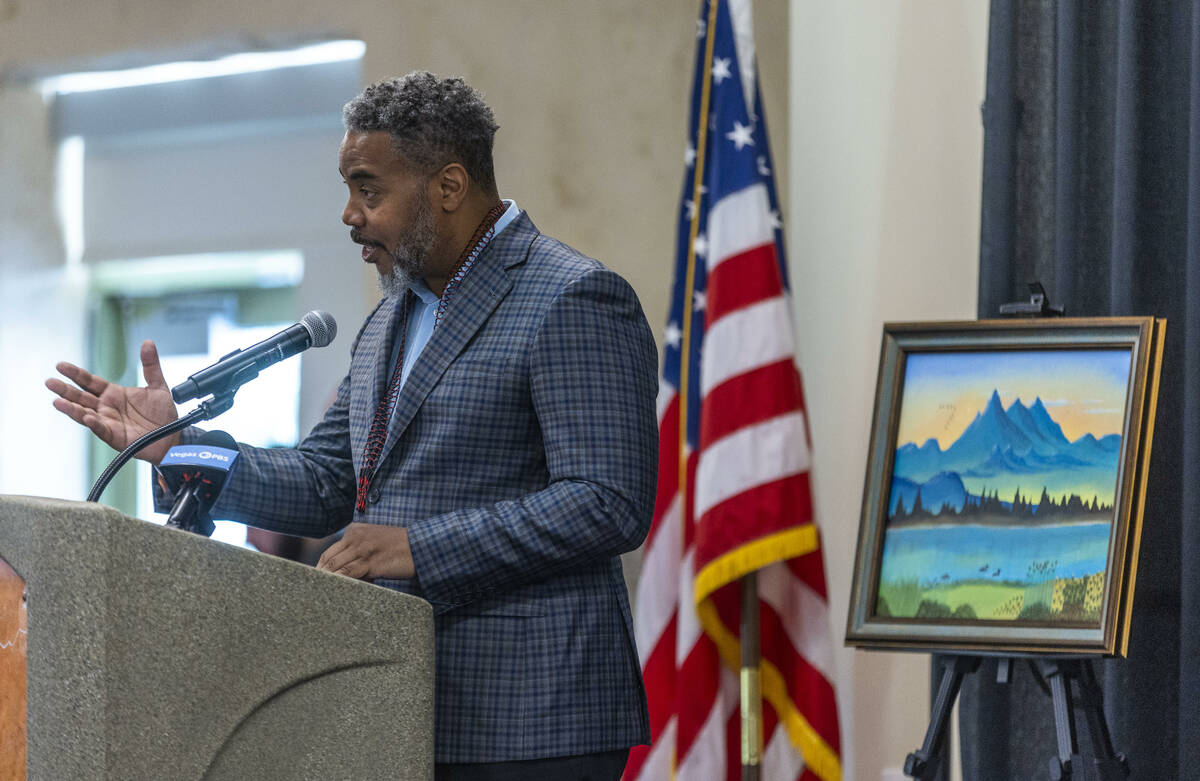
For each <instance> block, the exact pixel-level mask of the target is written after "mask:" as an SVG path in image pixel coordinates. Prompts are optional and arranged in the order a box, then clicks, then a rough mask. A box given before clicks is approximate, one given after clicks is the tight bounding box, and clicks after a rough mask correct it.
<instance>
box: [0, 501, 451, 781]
mask: <svg viewBox="0 0 1200 781" xmlns="http://www.w3.org/2000/svg"><path fill="white" fill-rule="evenodd" d="M0 559H4V560H5V561H7V562H8V564H9V565H11V567H12V568H13V569H14V570H15V571H16V573H17V574H18V575H19V576H20V577H21V578H23V579H24V581H25V589H26V594H27V622H28V628H27V632H28V634H27V636H26V638H25V639H26V641H27V649H28V650H27V664H28V667H27V676H26V685H27V719H26V725H27V729H28V734H27V744H26V746H27V750H26V755H27V756H26V762H27V773H28V778H30V779H54V780H57V779H73V780H74V779H79V780H81V781H82V780H84V779H122V780H123V781H124V780H129V781H132V780H133V779H155V781H161V780H162V779H173V780H174V779H181V780H182V779H243V780H244V779H383V778H387V779H422V780H425V779H432V777H433V664H434V656H433V611H432V609H431V608H430V606H429V604H428V603H426V602H425V601H423V600H421V599H418V598H416V597H410V596H406V595H403V594H397V593H395V592H392V591H388V590H386V589H382V588H378V587H376V586H373V585H370V584H367V583H361V582H358V581H354V580H350V579H348V578H344V577H341V576H339V575H331V574H329V573H325V572H318V571H316V570H314V569H312V568H311V567H306V566H303V565H300V564H295V563H293V562H288V561H283V560H281V559H276V558H272V557H269V556H265V555H262V554H258V553H255V552H253V551H248V550H242V549H239V548H235V547H232V546H229V545H225V544H222V543H218V542H213V541H211V540H207V539H204V538H201V537H197V536H194V535H191V534H187V533H184V532H180V531H176V530H174V529H167V528H165V527H161V526H156V525H154V524H150V523H146V522H144V521H138V520H134V519H131V518H128V517H125V516H124V515H121V514H120V513H118V512H117V511H115V510H112V509H110V508H107V507H104V506H102V505H96V504H83V503H77V502H64V501H57V500H50V499H37V498H31V497H0ZM3 695H4V693H3V692H0V696H3ZM0 729H4V726H3V725H0Z"/></svg>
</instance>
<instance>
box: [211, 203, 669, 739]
mask: <svg viewBox="0 0 1200 781" xmlns="http://www.w3.org/2000/svg"><path fill="white" fill-rule="evenodd" d="M395 298H396V299H399V298H400V297H399V296H397V297H395ZM401 303H402V302H401V301H399V300H393V299H392V298H386V299H384V300H383V301H382V302H380V304H379V306H378V307H377V308H376V309H375V311H374V312H373V313H372V314H371V315H370V316H369V317H368V319H367V321H366V322H365V324H364V325H363V327H362V329H361V330H360V331H359V334H358V336H357V337H356V339H355V341H354V346H353V348H352V355H351V360H350V371H349V373H348V374H347V376H346V377H345V379H344V380H343V381H342V383H341V386H340V388H339V389H338V393H337V398H336V400H335V401H334V402H333V404H332V405H331V406H330V408H329V410H328V411H327V412H326V414H325V417H324V419H323V420H322V421H321V422H320V423H319V424H317V426H316V427H315V428H314V429H313V430H312V433H310V434H309V435H308V437H306V438H305V439H304V441H303V442H301V443H300V445H299V446H298V447H296V448H295V449H259V448H253V447H249V446H245V445H243V446H242V450H241V458H240V460H239V464H238V467H237V469H236V470H235V472H234V475H233V476H232V478H231V479H230V482H229V483H228V484H227V485H226V486H225V489H224V491H223V493H222V495H221V497H220V500H219V502H218V504H217V506H216V507H215V508H214V513H213V514H214V517H218V518H232V519H235V520H240V521H243V522H245V523H249V524H252V525H255V526H260V527H263V528H267V529H273V530H276V531H281V532H285V533H289V534H301V535H310V536H321V535H325V534H328V533H330V532H332V531H335V530H337V529H340V528H342V527H343V526H345V525H346V524H347V523H349V522H351V521H360V522H366V523H380V524H388V525H393V526H404V527H407V529H408V534H409V541H410V543H411V545H412V553H413V559H414V562H415V564H416V572H417V576H416V578H414V579H411V580H389V581H377V583H378V584H379V585H381V586H386V587H388V588H393V589H397V590H399V591H404V592H408V593H411V594H416V595H419V596H421V597H423V598H425V599H427V600H429V602H430V603H432V604H433V606H434V610H435V614H436V640H435V641H436V646H437V673H436V675H437V680H436V689H435V691H436V695H435V696H436V724H435V736H436V737H435V744H436V760H437V761H438V762H485V761H504V760H515V759H531V758H537V757H551V756H562V755H570V754H581V753H590V752H596V751H605V750H610V749H619V748H624V747H627V746H631V745H635V744H638V743H645V742H648V741H649V738H650V733H649V725H648V716H647V711H646V698H645V693H644V690H643V688H642V681H641V674H640V671H639V667H638V656H637V652H636V650H635V646H634V639H633V629H632V626H631V620H630V611H629V602H628V597H627V594H626V589H625V582H624V579H623V577H622V574H621V562H620V559H619V558H618V556H619V554H621V553H623V552H625V551H629V550H632V549H633V548H636V547H637V546H638V545H640V544H641V542H642V540H643V539H644V538H645V536H646V533H647V531H648V529H649V525H650V517H651V513H652V510H653V505H654V491H655V479H656V460H657V457H658V455H657V454H658V439H657V438H658V433H657V424H656V417H655V397H656V393H657V353H656V349H655V344H654V339H653V336H652V334H651V331H650V328H649V327H648V325H647V323H646V318H645V315H644V314H643V312H642V309H641V305H640V304H639V302H638V299H637V296H636V295H635V294H634V292H633V290H632V288H631V287H630V286H629V285H628V283H626V282H625V281H624V280H623V279H621V278H620V277H619V276H617V275H616V274H614V273H613V272H611V271H609V270H607V269H605V268H604V267H603V266H602V265H601V264H600V263H598V262H597V261H595V260H591V259H589V258H586V257H584V256H582V255H580V254H579V253H578V252H576V251H575V250H573V249H571V248H570V247H567V246H566V245H564V244H562V243H560V242H558V241H556V240H554V239H551V238H548V237H546V236H543V235H541V234H540V233H539V232H538V230H537V228H536V227H535V226H534V224H533V222H532V221H531V220H530V219H529V218H528V216H526V215H525V214H521V216H520V217H519V218H518V219H516V220H515V221H513V222H512V223H511V224H510V225H509V226H508V227H507V228H506V229H505V230H504V231H502V232H501V233H500V235H498V236H497V237H496V238H495V239H494V240H493V241H492V242H491V243H490V244H489V245H488V246H487V248H486V249H485V250H484V252H483V254H482V255H481V256H480V258H479V259H478V260H477V262H476V263H475V265H474V267H473V268H472V269H471V272H470V273H469V274H468V275H467V277H466V278H465V279H464V280H463V282H462V286H461V287H460V288H459V290H458V292H457V293H456V294H455V295H454V297H453V298H452V299H451V300H450V302H449V304H448V308H447V311H446V313H445V315H444V318H443V320H442V322H441V324H440V325H439V326H438V327H437V329H435V331H434V332H433V336H432V338H431V339H430V341H429V343H428V344H427V345H426V347H425V349H424V351H423V352H422V353H421V355H420V357H419V358H418V359H417V361H416V363H415V364H414V365H413V369H412V372H411V374H410V375H409V378H408V380H407V382H406V383H405V385H404V388H403V390H402V391H401V393H400V395H399V398H398V400H397V402H396V413H395V416H394V417H393V421H392V428H391V431H390V433H389V435H388V438H387V442H386V444H385V446H384V449H383V453H382V455H381V457H380V461H379V466H378V468H377V470H376V473H375V477H374V479H373V481H372V483H371V490H370V492H369V495H368V502H367V505H366V510H365V511H363V512H356V511H355V509H354V499H355V487H356V479H357V476H358V472H359V469H360V461H361V457H362V451H363V445H364V443H365V441H366V438H367V433H368V431H369V429H370V425H371V419H372V416H373V414H374V411H375V408H376V405H377V404H378V402H379V398H380V396H381V394H383V393H384V392H385V387H386V384H387V380H388V377H389V374H390V368H391V367H390V366H389V365H388V364H389V359H390V356H391V348H392V342H393V339H394V338H395V337H396V333H397V331H398V325H397V320H398V318H397V317H396V316H395V313H396V310H397V309H398V307H400V306H401ZM198 436H199V433H198V432H197V431H191V432H188V434H187V439H188V440H190V441H194V439H195V438H197V437H198ZM398 739H401V738H398Z"/></svg>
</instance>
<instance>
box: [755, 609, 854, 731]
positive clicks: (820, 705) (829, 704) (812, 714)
mask: <svg viewBox="0 0 1200 781" xmlns="http://www.w3.org/2000/svg"><path fill="white" fill-rule="evenodd" d="M759 622H760V625H761V626H762V639H761V642H762V655H763V659H766V660H768V661H770V662H771V663H772V664H774V665H775V666H776V667H777V668H779V671H780V672H781V673H782V674H783V678H784V680H785V681H786V683H787V688H788V698H789V699H791V701H792V702H794V703H795V704H796V709H797V710H799V711H800V712H801V713H802V714H804V716H805V718H806V719H807V720H808V723H809V724H810V725H812V727H813V729H815V730H816V731H817V734H819V735H820V736H821V737H822V738H824V739H825V742H826V743H828V744H829V745H830V746H831V747H832V748H833V750H834V751H836V752H838V753H840V743H841V736H840V733H839V730H838V722H837V699H836V696H835V695H834V689H833V684H832V682H831V681H828V680H826V678H825V676H824V675H822V674H821V671H820V670H818V669H817V668H815V667H813V666H812V665H811V664H809V662H808V660H807V659H805V658H804V657H803V656H801V655H800V654H799V653H798V652H797V651H796V649H795V647H794V646H793V645H792V642H791V638H789V637H788V634H787V631H786V630H785V628H784V626H783V623H782V621H781V620H780V616H779V614H778V613H776V612H775V609H774V608H773V607H771V606H770V605H768V604H766V603H760V609H759Z"/></svg>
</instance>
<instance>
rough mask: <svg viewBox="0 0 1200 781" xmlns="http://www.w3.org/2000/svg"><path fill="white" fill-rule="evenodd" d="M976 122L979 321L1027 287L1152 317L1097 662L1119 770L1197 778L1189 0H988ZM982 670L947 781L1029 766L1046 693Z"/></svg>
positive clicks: (1197, 67) (1198, 301)
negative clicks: (1119, 592) (1126, 539)
mask: <svg viewBox="0 0 1200 781" xmlns="http://www.w3.org/2000/svg"><path fill="white" fill-rule="evenodd" d="M983 123H984V163H983V166H984V168H983V213H982V227H981V242H980V265H979V272H980V273H979V316H980V317H994V316H996V314H997V312H998V308H999V306H1000V304H1001V303H1004V302H1006V301H1016V300H1024V299H1028V295H1029V294H1028V291H1027V288H1026V283H1027V282H1029V281H1032V280H1040V281H1041V282H1042V283H1043V284H1044V285H1045V287H1046V290H1047V293H1048V295H1049V298H1050V300H1051V301H1052V302H1053V303H1055V304H1057V305H1061V306H1064V307H1065V308H1066V311H1067V314H1068V315H1074V316H1092V315H1156V316H1160V317H1166V318H1168V321H1169V322H1168V324H1167V342H1166V352H1165V357H1164V365H1163V377H1162V387H1161V391H1160V396H1159V406H1158V419H1157V420H1158V422H1157V427H1156V430H1155V437H1154V449H1153V457H1152V461H1151V478H1150V485H1149V495H1148V498H1147V501H1146V513H1145V522H1144V527H1143V532H1142V549H1141V558H1140V566H1139V568H1138V572H1137V587H1136V592H1135V597H1134V615H1133V625H1132V635H1131V641H1130V651H1129V657H1128V658H1127V659H1123V660H1105V661H1103V662H1100V663H1098V664H1097V674H1098V676H1099V678H1100V683H1101V686H1102V687H1103V690H1104V696H1105V712H1106V714H1107V717H1108V721H1109V726H1110V727H1111V729H1112V732H1113V741H1114V743H1115V744H1116V747H1117V749H1118V750H1119V751H1123V752H1125V753H1126V755H1127V756H1128V758H1129V762H1130V765H1131V767H1132V771H1133V772H1132V778H1135V779H1155V780H1156V781H1157V780H1160V779H1191V778H1200V711H1198V708H1197V704H1198V700H1200V643H1198V640H1200V574H1198V570H1200V488H1198V482H1200V4H1196V3H1186V2H1082V1H1078V0H1077V1H1070V0H1064V1H1063V2H1058V3H1055V2H1034V1H1033V0H1026V1H1024V2H1021V1H1018V0H993V2H992V4H991V19H990V29H989V39H988V64H987V91H986V100H985V104H984V107H983ZM994 680H995V662H991V663H986V662H985V664H984V667H983V668H982V669H981V671H980V673H979V674H977V675H974V676H971V677H970V678H969V679H968V681H967V682H966V683H965V685H964V687H963V691H962V697H961V701H960V726H961V730H962V750H963V771H964V772H963V776H964V778H966V779H1004V780H1005V781H1007V780H1008V779H1030V778H1033V779H1036V778H1047V777H1049V776H1048V763H1049V760H1050V759H1051V757H1054V756H1055V755H1056V749H1055V731H1054V718H1053V712H1052V710H1051V703H1050V699H1049V697H1048V696H1046V695H1045V694H1044V693H1043V692H1042V691H1041V690H1040V689H1039V688H1038V686H1037V685H1036V684H1035V683H1034V680H1033V677H1032V675H1031V674H1030V672H1029V670H1028V668H1027V667H1026V666H1024V665H1018V666H1017V667H1016V668H1015V671H1014V680H1013V681H1012V683H1010V684H1008V685H1004V686H1001V685H997V684H995V683H994ZM1080 722H1081V723H1080V730H1081V733H1082V736H1083V738H1084V740H1083V741H1081V746H1080V748H1081V749H1082V750H1083V751H1084V752H1085V754H1087V753H1090V752H1089V747H1088V746H1087V743H1086V731H1085V729H1084V728H1083V725H1082V720H1080ZM1080 771H1082V768H1080V769H1078V770H1077V773H1079V772H1080ZM1080 777H1082V776H1081V775H1076V778H1080ZM1089 777H1090V776H1089Z"/></svg>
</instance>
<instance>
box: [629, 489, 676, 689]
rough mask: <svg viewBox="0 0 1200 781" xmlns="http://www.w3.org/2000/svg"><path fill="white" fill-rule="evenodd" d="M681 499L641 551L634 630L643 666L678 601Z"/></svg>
mask: <svg viewBox="0 0 1200 781" xmlns="http://www.w3.org/2000/svg"><path fill="white" fill-rule="evenodd" d="M682 513H683V510H682V502H680V501H679V494H676V495H675V499H674V500H673V501H672V502H671V505H670V507H668V508H667V511H666V512H665V513H664V514H663V517H662V520H661V521H659V523H660V526H659V529H658V531H657V532H656V533H655V534H654V539H653V540H651V542H650V545H649V546H648V547H646V549H645V550H644V551H643V552H642V571H641V574H640V575H639V576H638V584H637V602H636V604H637V608H638V609H637V613H636V614H635V615H634V617H633V619H634V632H635V634H636V637H637V646H638V656H639V659H640V662H641V665H642V667H645V666H646V660H647V659H648V658H649V657H650V653H651V652H652V651H653V650H654V648H655V647H656V646H657V645H658V641H659V639H660V638H661V637H662V634H663V631H664V630H665V629H666V628H667V624H669V623H670V622H671V616H673V615H675V607H676V605H677V604H678V602H679V570H680V567H681V565H682V559H683V527H682Z"/></svg>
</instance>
